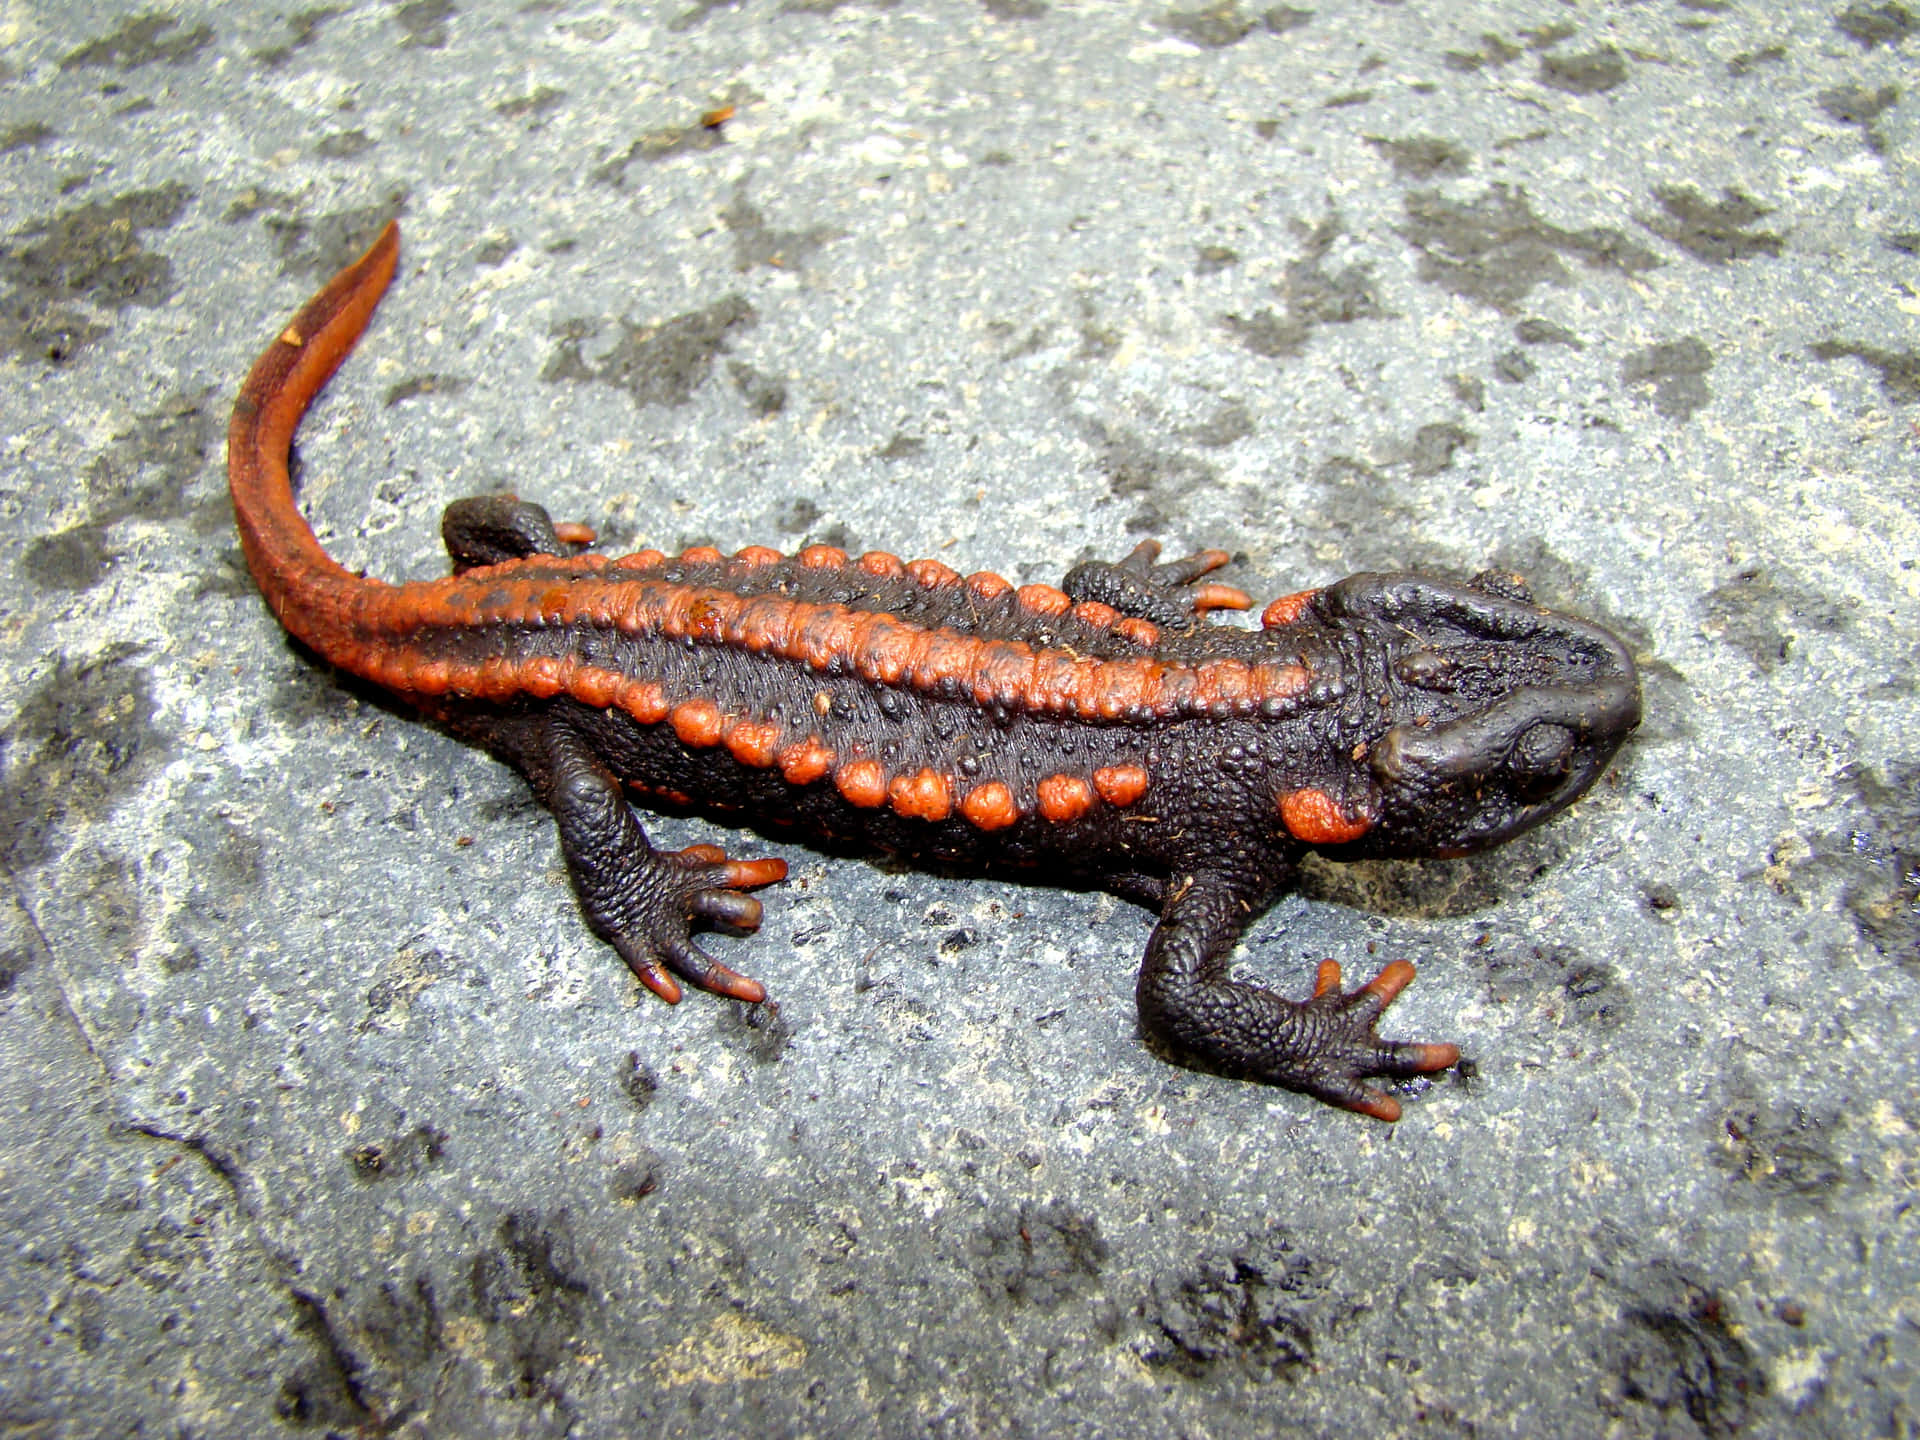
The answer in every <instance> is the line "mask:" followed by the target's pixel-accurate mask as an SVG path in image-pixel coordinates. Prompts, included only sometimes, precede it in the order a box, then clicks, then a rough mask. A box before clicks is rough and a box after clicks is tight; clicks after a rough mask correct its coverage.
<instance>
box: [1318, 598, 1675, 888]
mask: <svg viewBox="0 0 1920 1440" xmlns="http://www.w3.org/2000/svg"><path fill="white" fill-rule="evenodd" d="M1323 603H1325V604H1326V605H1327V607H1328V608H1329V609H1338V610H1340V611H1342V612H1344V613H1345V614H1346V615H1348V616H1349V617H1351V618H1353V619H1361V618H1362V617H1364V618H1365V619H1366V620H1368V621H1370V622H1372V623H1373V625H1375V626H1376V627H1378V628H1377V629H1376V631H1375V634H1376V637H1377V638H1378V639H1379V640H1380V641H1382V642H1383V643H1384V646H1385V653H1383V654H1382V655H1381V656H1380V657H1379V658H1378V660H1377V661H1376V663H1377V664H1380V665H1381V666H1382V668H1383V669H1384V671H1385V672H1386V673H1385V674H1384V675H1382V676H1381V682H1382V690H1381V693H1382V694H1383V695H1384V696H1386V697H1388V698H1389V700H1390V704H1389V706H1388V715H1387V717H1386V718H1387V719H1388V721H1389V723H1388V725H1387V727H1386V729H1385V731H1384V733H1382V734H1381V735H1380V736H1379V737H1378V738H1377V739H1375V740H1374V741H1373V743H1372V744H1371V745H1370V746H1369V747H1368V749H1367V766H1368V769H1369V771H1370V772H1371V778H1372V781H1373V787H1374V795H1375V804H1376V805H1377V807H1378V808H1377V813H1378V820H1377V823H1376V824H1375V826H1374V827H1373V829H1372V830H1371V831H1370V832H1369V834H1368V835H1367V837H1366V839H1365V841H1364V842H1363V845H1362V848H1363V849H1365V850H1366V851H1367V852H1368V853H1372V854H1385V855H1392V854H1410V853H1419V854H1432V853H1434V852H1436V851H1438V852H1440V853H1442V854H1449V855H1459V854H1465V853H1468V852H1470V851H1474V850H1483V849H1486V848H1487V847H1489V846H1492V845H1498V844H1500V843H1501V842H1502V841H1504V840H1508V839H1510V838H1512V837H1513V836H1515V835H1517V834H1519V833H1520V832H1521V831H1523V830H1528V829H1531V828H1532V827H1533V826H1535V825H1538V824H1539V823H1540V822H1541V821H1543V820H1545V819H1547V818H1548V817H1549V816H1552V815H1554V814H1556V813H1557V812H1559V811H1560V810H1563V809H1565V808H1566V807H1567V806H1568V805H1570V804H1572V803H1573V801H1575V800H1576V799H1578V798H1579V797H1580V796H1581V795H1582V794H1584V793H1585V792H1586V790H1587V789H1588V787H1589V786H1591V785H1592V784H1593V782H1594V781H1595V780H1596V779H1597V778H1599V776H1600V774H1601V772H1602V771H1604V770H1605V769H1606V767H1607V763H1608V762H1609V761H1610V760H1611V759H1612V758H1613V755H1614V752H1615V751H1617V750H1618V749H1619V748H1620V745H1621V742H1622V741H1624V740H1625V739H1626V737H1627V736H1628V735H1629V734H1631V733H1632V731H1633V729H1634V727H1635V726H1637V725H1638V724H1639V723H1640V681H1639V676H1638V675H1637V673H1636V672H1635V670H1634V665H1633V659H1632V657H1631V656H1630V655H1629V654H1628V653H1627V650H1626V647H1625V646H1624V645H1623V644H1622V643H1621V642H1620V640H1619V639H1618V638H1617V637H1615V636H1614V635H1613V634H1612V633H1610V632H1609V631H1607V630H1605V629H1602V628H1601V627H1600V626H1598V625H1595V624H1593V623H1591V622H1590V621H1585V620H1579V619H1575V618H1573V617H1571V616H1567V615H1559V614H1555V613H1554V612H1552V611H1548V610H1542V609H1540V608H1539V607H1538V606H1535V605H1533V604H1531V603H1528V601H1527V600H1526V599H1525V598H1524V592H1516V591H1512V590H1510V589H1509V588H1508V587H1499V588H1498V589H1497V590H1496V589H1481V588H1478V586H1477V585H1451V584H1447V583H1445V582H1443V581H1438V580H1433V579H1429V578H1427V577H1424V576H1413V575H1356V576H1354V577H1352V578H1351V579H1349V580H1345V581H1342V582H1341V583H1340V584H1339V585H1336V586H1332V587H1330V589H1329V590H1328V592H1327V595H1326V600H1325V602H1323Z"/></svg>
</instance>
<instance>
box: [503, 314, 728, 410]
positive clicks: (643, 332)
mask: <svg viewBox="0 0 1920 1440" xmlns="http://www.w3.org/2000/svg"><path fill="white" fill-rule="evenodd" d="M758 318H759V317H758V314H757V312H755V310H754V308H753V306H751V305H749V304H748V303H747V301H746V299H745V298H744V297H742V296H739V295H728V296H725V297H723V298H722V299H720V300H716V301H715V302H714V303H713V304H711V305H707V306H704V307H702V308H701V309H699V310H690V311H688V312H687V313H686V314H684V315H676V316H674V317H673V318H671V319H669V320H661V321H657V322H655V323H653V324H648V325H642V324H636V323H635V322H633V321H631V320H622V321H620V338H619V340H617V341H616V342H615V343H614V344H613V346H612V347H611V348H610V349H608V350H607V351H606V353H605V354H603V355H601V356H600V357H599V358H598V359H595V360H589V359H588V358H587V357H586V354H585V345H586V342H587V341H588V340H590V339H592V338H593V337H594V336H595V335H596V334H598V332H599V326H598V325H597V324H596V323H595V322H593V321H590V320H569V321H566V322H564V323H562V324H560V325H558V326H556V327H555V328H554V330H553V332H552V333H553V337H554V339H555V340H556V341H557V342H558V344H557V345H556V346H555V347H554V353H553V356H552V358H551V359H549V360H548V361H547V364H546V368H545V369H544V370H542V371H541V372H540V378H541V379H542V380H545V381H548V382H550V383H551V382H554V381H559V380H573V381H594V382H598V383H599V384H602V385H611V386H613V387H614V388H615V389H619V390H625V391H626V392H627V393H628V394H629V395H631V396H632V397H633V402H634V404H636V405H684V404H686V403H687V402H688V401H689V400H691V399H692V398H693V392H694V390H695V389H696V388H697V387H698V386H700V385H701V384H702V383H703V382H704V381H705V380H706V379H707V377H708V376H709V375H710V374H711V373H712V371H713V364H714V361H715V360H716V359H717V358H718V357H719V356H721V355H722V354H724V353H725V352H726V345H727V338H728V336H729V335H730V334H731V333H732V332H733V331H734V330H736V329H742V328H750V327H751V326H752V325H753V324H754V323H755V321H756V320H757V319H758Z"/></svg>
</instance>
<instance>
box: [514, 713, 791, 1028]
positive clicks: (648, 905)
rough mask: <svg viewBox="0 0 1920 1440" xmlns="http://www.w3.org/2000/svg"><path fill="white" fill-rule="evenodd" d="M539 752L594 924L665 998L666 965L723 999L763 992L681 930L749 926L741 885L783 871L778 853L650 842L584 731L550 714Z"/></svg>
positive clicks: (756, 907) (672, 996) (564, 846)
mask: <svg viewBox="0 0 1920 1440" xmlns="http://www.w3.org/2000/svg"><path fill="white" fill-rule="evenodd" d="M547 753H548V764H547V768H546V773H545V775H544V776H543V777H542V778H541V780H540V782H538V785H537V788H538V789H539V790H540V792H541V799H542V800H543V801H544V802H545V803H546V806H547V808H548V809H549V810H551V811H552V812H553V818H554V819H555V820H556V821H558V822H559V826H560V849H561V851H562V852H563V853H564V854H565V855H566V857H567V869H568V870H569V871H570V872H571V873H572V876H573V888H574V890H575V891H576V893H578V895H579V897H580V910H581V913H582V914H584V915H585V916H586V917H587V923H588V924H589V925H591V926H592V927H593V930H594V933H595V934H596V935H598V936H599V937H600V938H601V939H602V940H605V941H606V942H607V943H608V944H609V945H611V946H613V948H614V949H615V950H617V951H619V952H620V958H621V959H623V960H625V961H626V962H627V965H628V967H629V968H630V969H632V971H633V973H634V974H635V975H636V976H638V977H639V979H640V983H641V984H643V985H645V986H646V987H647V988H648V989H649V990H651V991H653V993H654V994H656V995H658V996H659V997H660V998H661V999H662V1000H665V1001H666V1002H667V1003H668V1004H673V1003H675V1002H677V1001H678V1000H679V999H680V986H679V984H678V983H677V982H676V981H675V980H674V978H673V976H674V975H678V976H679V977H680V978H681V979H682V980H685V981H687V982H688V983H689V984H692V985H698V986H699V987H700V988H701V989H703V990H711V991H713V992H714V993H715V994H716V995H725V996H727V997H729V998H730V999H734V1000H747V1001H760V1000H764V999H766V998H767V990H766V987H765V986H764V985H762V984H761V983H760V982H759V981H757V980H749V979H748V978H747V977H746V976H744V975H741V974H738V973H737V972H735V971H733V970H730V969H728V968H727V967H726V966H725V965H722V964H721V963H720V962H719V961H718V960H715V959H714V958H713V957H712V956H711V955H709V954H707V953H706V952H705V951H704V950H702V949H701V948H700V947H699V946H698V945H696V944H694V943H693V940H692V937H691V933H690V932H691V930H692V925H693V922H694V921H695V920H696V919H698V920H707V921H713V922H716V923H718V924H722V925H726V926H728V927H729V928H731V929H735V930H756V929H758V928H759V926H760V915H761V910H760V902H759V901H758V900H756V899H754V898H753V897H752V896H751V895H743V894H741V893H740V892H741V891H742V890H746V889H751V888H752V887H754V886H758V885H770V884H772V883H773V882H774V881H776V880H783V879H785V878H786V874H787V862H786V861H784V860H729V859H728V858H727V855H726V852H725V851H723V850H722V849H720V847H719V846H717V845H690V846H688V847H687V848H686V849H685V850H668V851H661V850H655V849H654V848H653V846H652V845H650V844H649V843H648V842H647V836H646V832H645V831H643V830H642V829H641V828H640V822H639V821H638V820H636V819H635V818H634V814H633V809H632V807H631V806H629V805H628V804H627V797H626V793H625V791H623V790H622V789H621V788H620V782H619V781H618V780H616V779H615V778H614V777H613V775H612V773H611V772H609V771H608V770H607V768H606V767H605V766H604V765H602V764H601V763H600V759H599V757H598V756H597V755H595V754H594V752H593V749H592V747H591V746H589V745H588V744H587V742H586V741H585V740H583V739H582V738H580V737H579V736H578V735H576V734H575V733H574V732H573V731H572V730H570V729H569V728H568V727H567V726H566V725H565V724H564V723H560V722H552V723H549V724H548V726H547ZM668 971H672V972H673V973H672V974H671V975H670V974H668V973H667V972H668Z"/></svg>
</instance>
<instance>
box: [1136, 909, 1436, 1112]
mask: <svg viewBox="0 0 1920 1440" xmlns="http://www.w3.org/2000/svg"><path fill="white" fill-rule="evenodd" d="M1169 895H1170V898H1169V900H1168V902H1167V907H1166V909H1165V911H1164V912H1163V913H1162V914H1161V917H1160V924H1159V925H1158V927H1156V928H1155V930H1154V932H1153V938H1152V939H1151V940H1150V941H1148V942H1147V957H1146V960H1145V962H1144V963H1143V964H1142V965H1141V967H1140V980H1139V985H1138V988H1137V994H1138V997H1139V1004H1140V1024H1141V1026H1142V1028H1143V1029H1145V1030H1146V1031H1147V1033H1148V1034H1149V1035H1152V1036H1153V1037H1154V1038H1156V1039H1158V1040H1160V1041H1161V1042H1163V1043H1164V1044H1166V1045H1167V1046H1168V1047H1170V1048H1171V1049H1173V1050H1175V1051H1177V1052H1179V1053H1181V1054H1184V1055H1188V1056H1191V1057H1192V1058H1194V1059H1196V1060H1199V1061H1201V1062H1203V1063H1205V1064H1207V1065H1211V1066H1217V1067H1218V1068H1220V1069H1223V1070H1227V1071H1230V1072H1232V1073H1234V1074H1237V1075H1244V1076H1247V1077H1248V1078H1250V1079H1254V1080H1265V1081H1267V1082H1269V1083H1270V1084H1274V1085H1284V1086H1286V1087H1287V1088H1288V1089H1289V1090H1300V1091H1303V1092H1305V1093H1306V1094H1308V1095H1312V1096H1315V1097H1317V1098H1319V1099H1321V1100H1325V1101H1326V1102H1327V1103H1328V1104H1330V1105H1338V1106H1341V1107H1342V1108H1344V1109H1347V1110H1357V1111H1359V1112H1360V1113H1361V1114H1363V1115H1371V1116H1372V1117H1373V1118H1374V1119H1376V1120H1388V1121H1392V1120H1398V1119H1399V1118H1400V1102H1399V1101H1398V1100H1396V1099H1394V1098H1393V1096H1391V1095H1389V1094H1387V1093H1386V1092H1385V1091H1383V1090H1380V1089H1378V1088H1377V1087H1375V1086H1371V1085H1367V1084H1364V1083H1362V1082H1363V1081H1365V1080H1367V1079H1369V1078H1371V1077H1374V1076H1380V1077H1384V1078H1389V1079H1407V1078H1409V1077H1411V1076H1414V1075H1423V1074H1427V1073H1429V1072H1431V1071H1434V1070H1445V1069H1446V1068H1447V1067H1448V1066H1450V1065H1453V1064H1454V1063H1456V1062H1457V1061H1458V1060H1459V1059H1460V1049H1459V1047H1458V1046H1455V1045H1420V1044H1406V1043H1402V1042H1399V1041H1393V1040H1382V1039H1380V1038H1379V1036H1377V1035H1376V1034H1375V1033H1374V1026H1375V1025H1376V1024H1377V1023H1378V1022H1379V1019H1380V1016H1381V1013H1382V1012H1383V1011H1384V1010H1385V1009H1386V1008H1387V1006H1389V1005H1391V1004H1392V1003H1393V1001H1394V997H1396V996H1397V995H1399V993H1400V992H1401V991H1402V990H1404V989H1405V988H1406V987H1407V984H1408V983H1409V982H1410V981H1411V980H1412V979H1413V966H1411V965H1409V964H1407V963H1406V961H1404V960H1396V961H1395V962H1394V963H1393V964H1391V965H1389V966H1387V968H1386V969H1384V970H1382V971H1381V972H1380V973H1379V974H1378V975H1377V976H1375V977H1374V978H1373V980H1371V981H1369V982H1368V983H1367V984H1365V985H1362V986H1361V987H1360V988H1359V989H1357V990H1344V991H1343V990H1342V989H1341V988H1340V967H1339V965H1337V964H1335V963H1334V962H1333V961H1331V960H1328V961H1325V962H1323V963H1322V964H1321V966H1320V970H1319V974H1318V975H1317V976H1316V977H1315V980H1314V987H1313V997H1312V998H1311V999H1309V1000H1303V1001H1297V1002H1296V1001H1291V1000H1284V999H1282V998H1281V997H1280V996H1278V995H1276V994H1274V993H1273V992H1272V991H1271V990H1267V989H1263V988H1262V987H1260V986H1258V985H1248V984H1245V983H1243V982H1241V981H1238V980H1234V979H1231V978H1230V977H1229V975H1228V964H1227V962H1228V956H1229V953H1230V952H1231V950H1232V948H1233V943H1234V941H1235V940H1236V939H1238V938H1239V935H1240V931H1241V929H1242V928H1243V926H1244V924H1245V922H1246V918H1247V917H1248V915H1249V914H1250V913H1251V912H1250V911H1249V909H1248V907H1247V906H1246V905H1245V904H1243V903H1242V900H1243V898H1244V897H1242V896H1241V895H1240V894H1238V893H1237V892H1236V890H1235V888H1234V887H1233V886H1231V885H1229V884H1227V883H1225V882H1223V881H1219V880H1215V879H1213V878H1211V877H1208V876H1204V875H1196V876H1192V877H1183V878H1181V879H1177V880H1176V881H1175V883H1174V884H1173V885H1172V886H1171V887H1170V888H1169Z"/></svg>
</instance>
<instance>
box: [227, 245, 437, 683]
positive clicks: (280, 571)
mask: <svg viewBox="0 0 1920 1440" xmlns="http://www.w3.org/2000/svg"><path fill="white" fill-rule="evenodd" d="M399 259H400V228H399V226H398V225H396V224H394V223H393V222H391V221H389V222H388V224H387V227H386V228H385V229H384V230H382V231H381V232H380V236H379V238H378V239H377V240H375V241H374V242H373V245H372V247H371V248H370V249H369V250H368V251H367V253H366V254H365V255H362V256H361V257H360V258H359V259H358V260H356V261H355V262H354V263H353V264H352V265H350V266H348V267H347V268H346V269H345V270H343V271H341V272H340V274H339V275H337V276H335V277H334V279H333V282H332V283H331V284H329V285H328V286H327V288H326V289H324V290H322V291H321V292H320V293H319V294H318V295H316V296H314V297H313V299H312V300H310V301H308V302H307V304H306V305H305V306H304V307H303V308H302V309H301V311H300V313H299V314H298V315H296V316H295V317H294V318H293V321H292V322H291V323H290V324H289V325H288V326H287V328H286V329H284V330H282V331H281V332H280V334H279V336H278V337H276V338H275V340H274V342H273V344H272V345H270V346H268V347H267V350H266V353H265V354H263V355H261V357H260V358H259V360H257V361H256V362H255V363H254V367H253V371H252V373H251V374H249V375H248V376H247V380H246V383H245V384H244V385H242V386H241V387H240V395H239V398H238V399H237V400H236V401H235V402H234V406H233V419H232V421H231V422H230V423H229V425H228V427H227V480H228V483H229V485H230V486H231V488H232V492H233V509H234V516H235V519H236V520H237V521H238V523H239V527H240V547H241V549H242V550H243V551H244V552H245V554H246V557H247V567H248V568H249V569H250V570H252V571H253V578H254V579H255V580H256V581H257V582H258V583H259V585H260V589H261V592H262V593H263V594H264V595H265V596H266V597H267V604H268V605H270V606H271V607H272V608H273V612H274V614H275V615H277V616H279V617H280V622H281V624H283V625H285V626H286V628H287V629H288V630H289V631H290V632H291V633H292V634H293V635H294V636H295V637H296V638H298V639H299V640H300V641H302V642H303V643H305V644H306V645H308V646H310V647H311V648H312V649H314V650H315V651H317V652H318V653H319V654H320V655H322V656H323V657H325V658H326V659H327V660H328V661H330V662H331V663H333V664H336V665H340V666H342V667H343V668H345V669H348V670H352V671H355V672H356V673H359V672H360V670H361V667H360V666H359V665H356V664H355V663H354V662H355V660H356V658H357V656H356V652H357V651H361V650H362V648H363V647H362V646H361V645H360V644H359V643H358V642H359V630H360V626H359V625H358V624H357V623H356V618H355V617H356V611H364V607H365V606H366V605H367V603H368V597H369V596H370V595H371V594H373V593H377V592H379V591H381V590H384V589H385V588H386V587H385V586H383V585H381V584H380V583H379V582H378V581H372V580H364V579H361V578H359V577H358V576H355V575H353V574H351V573H350V572H348V571H347V570H346V569H344V568H343V567H341V566H340V565H339V564H338V563H337V562H336V561H335V560H334V559H333V557H332V556H330V555H328V554H327V552H326V551H325V550H323V549H322V548H321V546H320V542H319V540H317V539H316V538H315V537H314V533H313V529H312V527H311V526H309V525H308V524H307V522H306V518H305V517H304V516H302V515H301V513H300V509H299V506H298V505H296V504H295V503H294V498H293V481H292V477H291V476H290V475H289V474H288V473H287V455H288V451H289V449H290V448H291V446H292V444H293V433H294V431H295V429H297V428H298V426H299V424H300V417H301V416H303V415H304V414H306V411H307V407H308V406H309V405H311V404H312V403H313V398H314V396H316V395H318V394H319V393H320V390H321V388H322V387H323V386H324V385H325V384H326V383H327V381H328V380H329V379H330V378H331V377H332V375H333V372H334V371H335V370H337V369H339V368H340V362H341V361H343V360H345V359H346V358H347V355H348V353H349V352H350V351H351V350H352V349H353V347H354V344H355V342H357V341H358V340H359V338H360V336H361V335H362V333H364V332H365V330H366V328H367V322H368V321H369V320H370V319H372V317H373V312H374V308H375V307H376V306H377V305H379V303H380V297H381V296H382V295H383V294H385V293H386V289H387V285H388V283H389V282H390V281H391V280H392V279H393V272H394V267H395V265H396V264H397V263H398V262H399Z"/></svg>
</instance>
